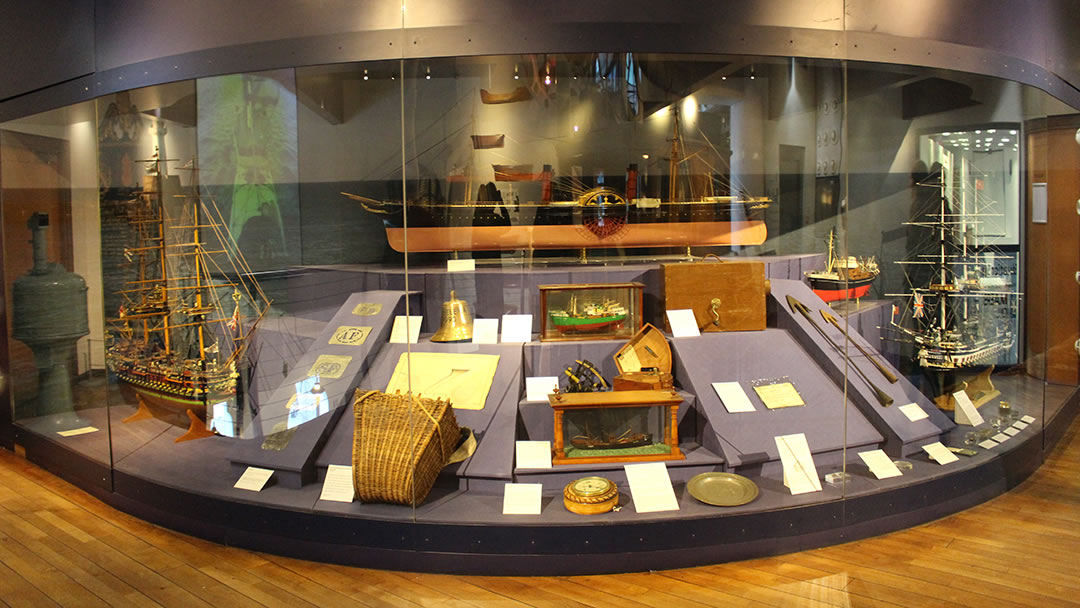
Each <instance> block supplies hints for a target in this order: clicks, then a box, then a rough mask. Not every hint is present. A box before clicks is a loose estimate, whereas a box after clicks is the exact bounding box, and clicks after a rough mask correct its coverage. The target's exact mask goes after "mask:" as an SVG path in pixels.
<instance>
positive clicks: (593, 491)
mask: <svg viewBox="0 0 1080 608" xmlns="http://www.w3.org/2000/svg"><path fill="white" fill-rule="evenodd" d="M618 502H619V488H618V486H616V485H615V482H613V481H611V480H610V479H606V478H604V477H582V478H581V479H576V480H574V481H571V482H570V483H568V484H566V487H565V488H563V504H564V505H566V509H567V510H568V511H570V512H571V513H578V514H579V515H593V514H596V513H607V512H608V511H610V510H612V509H613V508H615V505H616V504H618Z"/></svg>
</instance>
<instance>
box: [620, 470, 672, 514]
mask: <svg viewBox="0 0 1080 608" xmlns="http://www.w3.org/2000/svg"><path fill="white" fill-rule="evenodd" d="M623 469H624V470H625V471H626V481H627V482H629V484H630V496H631V498H633V500H634V510H635V511H637V512H638V513H655V512H657V511H678V510H679V501H678V499H676V498H675V490H674V489H673V488H672V487H671V477H670V476H669V475H668V470H667V466H665V465H664V463H662V462H646V463H642V464H627V465H623Z"/></svg>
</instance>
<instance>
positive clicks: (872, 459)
mask: <svg viewBox="0 0 1080 608" xmlns="http://www.w3.org/2000/svg"><path fill="white" fill-rule="evenodd" d="M859 458H862V461H863V462H865V463H866V466H867V467H869V468H870V472H871V473H873V474H874V477H877V478H878V479H888V478H889V477H900V476H901V475H903V473H901V472H900V469H898V468H896V465H895V464H893V461H892V458H889V455H888V454H886V453H885V452H883V451H882V450H870V451H869V452H859Z"/></svg>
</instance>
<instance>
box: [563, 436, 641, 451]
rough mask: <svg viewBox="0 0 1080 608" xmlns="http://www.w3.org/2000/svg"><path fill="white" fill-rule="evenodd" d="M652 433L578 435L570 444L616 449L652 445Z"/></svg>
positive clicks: (577, 447)
mask: <svg viewBox="0 0 1080 608" xmlns="http://www.w3.org/2000/svg"><path fill="white" fill-rule="evenodd" d="M652 443H653V440H652V434H650V433H637V434H635V435H623V436H620V437H605V438H600V437H587V436H579V437H574V438H573V439H571V440H570V445H572V446H574V447H575V448H576V449H579V450H617V449H623V448H640V447H642V446H646V445H652Z"/></svg>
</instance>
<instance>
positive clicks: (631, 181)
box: [341, 108, 772, 252]
mask: <svg viewBox="0 0 1080 608" xmlns="http://www.w3.org/2000/svg"><path fill="white" fill-rule="evenodd" d="M672 114H673V115H674V130H673V135H672V140H671V142H672V146H671V154H670V158H669V163H668V165H669V172H668V178H667V181H668V192H667V195H668V196H667V198H666V200H661V199H660V198H650V197H641V196H639V192H638V187H637V182H638V175H637V166H636V165H630V167H629V168H628V170H627V180H626V184H627V187H626V190H625V191H624V192H618V191H616V190H614V189H612V188H608V187H603V186H600V187H595V188H584V187H576V188H572V189H571V190H573V191H575V192H576V196H574V197H571V198H568V200H552V198H553V197H552V190H553V188H552V180H553V171H552V168H551V166H550V165H544V166H543V169H542V170H541V171H540V172H533V171H532V170H531V169H530V167H529V166H522V165H493V167H492V169H493V171H494V176H495V181H507V182H522V181H531V182H539V183H540V192H541V194H540V196H539V199H540V200H538V201H530V202H517V203H512V204H507V203H504V202H503V201H502V200H501V196H500V195H499V193H498V191H497V189H496V188H495V185H494V184H493V183H491V182H489V183H487V184H481V185H480V186H479V189H478V194H477V196H476V200H471V201H462V202H446V203H444V202H438V201H437V200H433V197H417V198H415V199H413V200H409V201H407V202H405V203H403V202H402V200H401V199H398V200H378V199H374V198H370V197H366V196H360V195H357V194H350V193H348V192H342V193H341V194H343V195H344V196H346V197H348V198H350V199H352V200H355V201H358V202H359V203H360V204H361V205H362V206H363V207H364V209H365V210H367V211H368V212H370V213H373V214H376V215H378V216H379V217H381V218H382V220H383V223H384V226H385V228H386V238H387V241H388V242H389V244H390V247H392V248H393V249H394V250H395V251H399V252H405V249H406V248H405V240H406V239H405V227H406V225H407V226H408V250H409V251H410V252H443V251H497V250H508V249H590V248H609V247H610V248H628V247H641V248H648V247H679V248H683V247H708V246H733V245H760V244H762V243H764V242H765V239H766V237H767V236H768V231H767V229H766V226H765V210H766V208H768V206H769V205H770V204H771V202H772V201H771V200H770V199H769V198H767V197H756V196H749V195H744V194H734V195H723V196H717V195H715V191H714V188H713V185H712V180H711V178H710V175H708V173H710V171H708V170H707V171H703V172H702V174H695V175H682V176H680V172H682V173H686V172H685V171H684V170H682V169H681V167H682V166H683V165H684V164H688V163H694V162H700V157H699V156H700V155H698V154H690V155H688V154H686V153H685V151H684V150H683V149H682V144H681V138H680V135H679V118H678V116H679V114H678V111H677V109H674V108H673V110H672ZM453 181H466V182H471V180H469V179H467V178H465V179H463V178H462V177H461V176H455V177H454V178H453ZM680 186H685V187H680ZM469 191H470V192H471V186H470V187H469ZM686 192H688V193H689V195H687V196H682V194H683V193H686ZM510 207H513V212H511V211H510V210H509V208H510Z"/></svg>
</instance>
